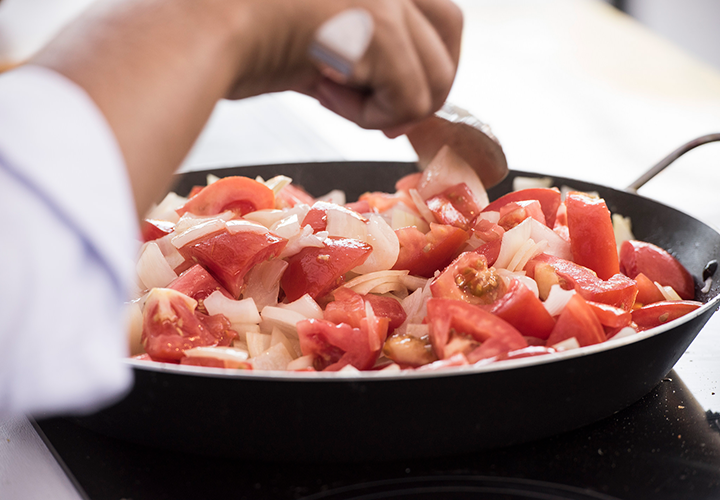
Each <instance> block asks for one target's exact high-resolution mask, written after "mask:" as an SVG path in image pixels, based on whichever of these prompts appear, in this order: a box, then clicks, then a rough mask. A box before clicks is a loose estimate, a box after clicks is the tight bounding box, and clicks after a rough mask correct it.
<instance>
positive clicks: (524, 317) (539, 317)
mask: <svg viewBox="0 0 720 500" xmlns="http://www.w3.org/2000/svg"><path fill="white" fill-rule="evenodd" d="M486 308H487V310H489V311H490V312H491V313H493V314H495V315H497V316H498V317H500V318H502V319H504V320H505V321H507V322H508V323H510V324H511V325H512V326H514V327H515V328H516V329H517V330H518V331H519V332H520V333H521V334H523V335H526V336H529V337H537V338H540V339H547V338H548V337H549V336H550V333H551V332H552V330H553V328H555V319H554V318H553V317H552V316H550V313H549V312H548V311H547V309H545V306H544V305H543V303H542V302H541V301H540V299H539V298H537V297H536V296H535V294H534V293H533V292H531V291H530V289H529V288H528V287H526V286H525V285H523V284H522V283H521V282H520V281H519V280H516V279H514V280H512V281H511V282H510V285H508V287H507V291H506V292H505V294H503V295H502V296H501V297H500V298H498V299H497V300H496V301H495V302H493V303H492V304H491V305H489V306H486Z"/></svg>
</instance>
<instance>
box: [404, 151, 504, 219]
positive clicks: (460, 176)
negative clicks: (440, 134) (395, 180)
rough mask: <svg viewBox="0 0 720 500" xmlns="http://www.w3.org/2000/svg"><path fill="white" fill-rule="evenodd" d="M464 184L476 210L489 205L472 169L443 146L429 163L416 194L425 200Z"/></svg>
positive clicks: (453, 152) (478, 179)
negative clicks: (473, 199) (472, 197)
mask: <svg viewBox="0 0 720 500" xmlns="http://www.w3.org/2000/svg"><path fill="white" fill-rule="evenodd" d="M461 182H464V183H465V184H466V185H467V187H468V188H469V189H470V192H471V193H472V194H473V196H474V197H475V202H476V203H477V205H478V208H480V209H483V208H485V207H486V206H487V205H488V204H489V203H490V200H489V199H488V195H487V192H486V191H485V186H483V183H482V181H481V180H480V177H478V175H477V173H476V172H475V170H473V168H472V167H471V166H470V165H469V164H468V163H467V162H466V161H465V160H463V159H462V158H461V157H460V155H458V154H457V153H455V151H453V150H452V149H450V147H448V146H447V145H446V146H443V147H442V148H440V150H439V151H438V152H437V154H436V155H435V157H434V158H433V159H432V160H431V161H430V163H429V164H428V166H427V168H425V171H424V172H423V175H422V177H421V179H420V183H419V184H418V192H419V193H420V195H421V196H422V199H423V200H427V199H428V198H430V197H431V196H434V195H436V194H438V193H441V192H442V191H445V190H446V189H447V188H449V187H451V186H455V185H456V184H460V183H461Z"/></svg>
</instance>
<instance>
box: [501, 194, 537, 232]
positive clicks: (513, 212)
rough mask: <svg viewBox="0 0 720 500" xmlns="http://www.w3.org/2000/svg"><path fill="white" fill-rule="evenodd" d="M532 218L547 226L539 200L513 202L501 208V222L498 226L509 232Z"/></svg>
mask: <svg viewBox="0 0 720 500" xmlns="http://www.w3.org/2000/svg"><path fill="white" fill-rule="evenodd" d="M528 217H532V218H533V219H535V220H536V221H538V222H541V223H543V224H545V215H544V214H543V212H542V207H541V206H540V202H539V201H537V200H524V201H511V202H510V203H508V204H507V205H505V206H503V207H502V208H500V220H498V225H499V226H500V227H502V228H503V229H504V230H506V231H509V230H510V229H512V228H514V227H515V226H517V225H518V224H520V223H521V222H522V221H524V220H525V219H527V218H528Z"/></svg>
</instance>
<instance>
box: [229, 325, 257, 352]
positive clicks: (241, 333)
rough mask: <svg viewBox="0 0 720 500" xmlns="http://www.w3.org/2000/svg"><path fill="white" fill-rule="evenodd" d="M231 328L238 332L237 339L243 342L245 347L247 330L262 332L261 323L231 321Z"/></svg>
mask: <svg viewBox="0 0 720 500" xmlns="http://www.w3.org/2000/svg"><path fill="white" fill-rule="evenodd" d="M230 329H231V330H232V331H234V332H235V333H237V334H238V338H237V339H236V341H240V342H242V343H243V344H245V347H247V337H246V335H247V332H254V333H260V325H258V324H257V323H230ZM233 345H234V344H233Z"/></svg>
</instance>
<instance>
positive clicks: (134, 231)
mask: <svg viewBox="0 0 720 500" xmlns="http://www.w3.org/2000/svg"><path fill="white" fill-rule="evenodd" d="M0 221H1V222H0V304H2V305H1V306H0V418H1V417H7V416H11V415H18V414H21V413H25V414H38V413H44V414H57V413H67V412H72V413H75V412H86V411H91V410H93V409H95V408H97V407H98V406H99V405H102V404H107V403H108V402H110V401H111V400H112V399H113V398H117V397H120V396H121V395H122V394H123V392H124V391H126V390H127V389H128V388H129V386H130V384H131V381H132V373H131V370H130V368H129V367H128V366H127V364H125V363H123V362H122V358H123V357H125V356H127V355H128V342H127V340H126V334H125V320H124V312H123V311H124V306H123V303H124V302H125V301H126V300H127V297H128V291H129V290H130V289H131V288H130V287H131V286H132V283H131V280H132V277H133V269H134V267H133V258H134V255H135V252H136V249H137V243H136V242H137V235H138V234H139V230H138V224H137V218H136V216H135V209H134V203H133V198H132V192H131V189H130V185H129V180H128V178H127V172H126V169H125V165H124V160H123V157H122V154H121V152H120V149H119V147H118V144H117V142H116V140H115V137H114V135H113V133H112V131H111V129H110V127H109V125H108V124H107V122H106V120H105V118H104V116H103V115H102V113H101V112H100V111H99V110H98V108H97V107H96V105H95V104H94V102H93V101H92V100H91V99H90V97H89V96H88V95H87V94H86V93H85V92H84V91H83V90H82V88H80V87H79V86H77V85H75V84H74V83H73V82H71V81H69V80H68V79H66V78H64V77H63V76H61V75H59V74H57V73H55V72H53V71H50V70H48V69H44V68H41V67H33V66H24V67H21V68H18V69H16V70H13V71H10V72H8V73H5V74H2V75H0Z"/></svg>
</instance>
